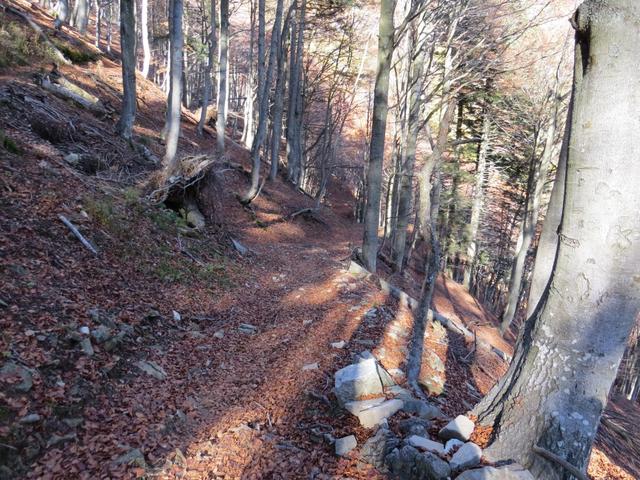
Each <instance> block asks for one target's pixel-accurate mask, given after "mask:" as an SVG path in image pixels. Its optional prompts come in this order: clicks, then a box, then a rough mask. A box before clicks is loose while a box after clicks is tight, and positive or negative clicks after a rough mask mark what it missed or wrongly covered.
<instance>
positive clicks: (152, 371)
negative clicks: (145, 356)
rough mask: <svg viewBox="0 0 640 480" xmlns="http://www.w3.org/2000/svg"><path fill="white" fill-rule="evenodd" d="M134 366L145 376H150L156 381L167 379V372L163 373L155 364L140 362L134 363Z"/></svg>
mask: <svg viewBox="0 0 640 480" xmlns="http://www.w3.org/2000/svg"><path fill="white" fill-rule="evenodd" d="M135 365H136V367H138V368H139V369H140V370H142V371H143V372H144V373H146V374H147V375H151V376H152V377H154V378H157V379H158V380H165V379H166V378H167V372H165V371H164V369H163V368H162V367H161V366H160V365H158V364H157V363H156V362H147V361H145V360H140V361H139V362H136V363H135Z"/></svg>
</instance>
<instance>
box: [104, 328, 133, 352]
mask: <svg viewBox="0 0 640 480" xmlns="http://www.w3.org/2000/svg"><path fill="white" fill-rule="evenodd" d="M126 335H127V333H126V330H122V331H120V332H119V333H118V334H117V335H115V336H113V337H111V338H110V339H108V340H107V341H106V342H104V349H105V350H106V351H107V352H111V351H112V350H115V349H116V348H118V347H119V346H120V344H121V343H122V341H123V340H124V337H125V336H126Z"/></svg>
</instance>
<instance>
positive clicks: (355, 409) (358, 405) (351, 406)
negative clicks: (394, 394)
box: [344, 397, 386, 415]
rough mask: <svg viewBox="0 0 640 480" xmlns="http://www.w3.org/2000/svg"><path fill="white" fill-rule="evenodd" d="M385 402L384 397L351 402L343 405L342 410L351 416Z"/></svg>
mask: <svg viewBox="0 0 640 480" xmlns="http://www.w3.org/2000/svg"><path fill="white" fill-rule="evenodd" d="M385 400H386V399H385V398H384V397H380V398H371V399H369V400H354V401H353V402H347V403H345V404H344V408H345V409H346V410H347V411H348V412H349V413H351V414H352V415H358V414H359V413H360V412H361V411H363V410H366V409H368V408H371V407H375V406H377V405H380V404H381V403H383V402H384V401H385Z"/></svg>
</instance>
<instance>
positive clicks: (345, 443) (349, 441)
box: [335, 435, 358, 457]
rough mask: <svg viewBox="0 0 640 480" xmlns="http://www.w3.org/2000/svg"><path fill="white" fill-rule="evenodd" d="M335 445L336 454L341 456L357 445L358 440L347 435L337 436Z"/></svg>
mask: <svg viewBox="0 0 640 480" xmlns="http://www.w3.org/2000/svg"><path fill="white" fill-rule="evenodd" d="M335 446H336V455H337V456H339V457H343V456H345V455H346V454H347V453H349V452H350V451H351V450H353V449H354V448H356V447H357V446H358V441H357V440H356V437H354V436H353V435H349V436H348V437H343V438H337V439H336V444H335Z"/></svg>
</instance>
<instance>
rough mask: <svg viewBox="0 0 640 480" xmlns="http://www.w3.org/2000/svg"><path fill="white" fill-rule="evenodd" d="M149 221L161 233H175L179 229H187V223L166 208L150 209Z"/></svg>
mask: <svg viewBox="0 0 640 480" xmlns="http://www.w3.org/2000/svg"><path fill="white" fill-rule="evenodd" d="M148 215H149V219H150V220H151V221H152V222H153V223H154V224H155V225H156V226H157V227H158V228H159V229H160V230H162V231H164V232H169V233H175V232H176V230H177V229H179V228H187V221H186V220H185V219H184V218H182V217H181V216H180V215H178V214H177V213H176V212H174V211H173V210H170V209H168V208H159V209H152V210H150V211H149V212H148Z"/></svg>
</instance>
